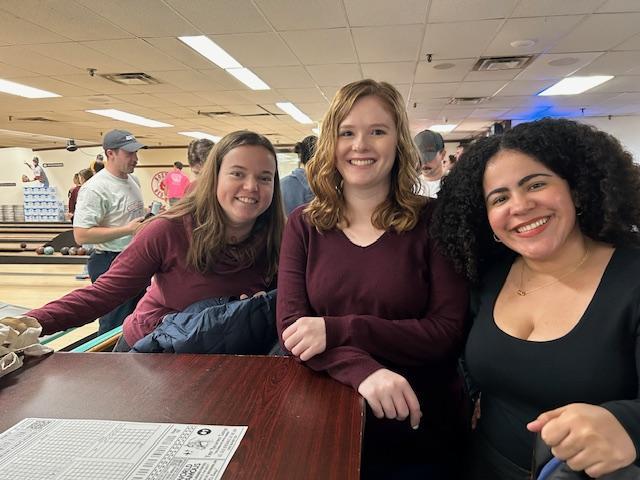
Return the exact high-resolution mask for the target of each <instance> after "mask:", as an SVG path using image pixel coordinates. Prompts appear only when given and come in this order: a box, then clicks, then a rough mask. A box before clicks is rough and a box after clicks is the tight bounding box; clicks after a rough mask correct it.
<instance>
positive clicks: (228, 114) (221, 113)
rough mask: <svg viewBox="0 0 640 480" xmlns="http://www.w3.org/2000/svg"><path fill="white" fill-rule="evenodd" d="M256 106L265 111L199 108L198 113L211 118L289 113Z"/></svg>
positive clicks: (269, 115)
mask: <svg viewBox="0 0 640 480" xmlns="http://www.w3.org/2000/svg"><path fill="white" fill-rule="evenodd" d="M256 107H258V108H259V109H260V110H264V112H260V113H235V112H231V111H229V110H220V111H212V112H206V111H204V110H198V115H203V116H205V117H209V118H216V117H277V116H280V115H287V114H286V113H280V112H272V111H270V110H268V109H266V108H265V107H263V106H262V105H256Z"/></svg>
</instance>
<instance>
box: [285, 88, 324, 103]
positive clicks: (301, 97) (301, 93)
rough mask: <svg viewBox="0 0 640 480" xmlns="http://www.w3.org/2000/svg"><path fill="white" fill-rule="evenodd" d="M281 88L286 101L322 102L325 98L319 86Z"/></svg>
mask: <svg viewBox="0 0 640 480" xmlns="http://www.w3.org/2000/svg"><path fill="white" fill-rule="evenodd" d="M279 90H280V93H281V94H282V95H283V96H284V100H285V101H289V102H293V103H296V104H297V103H315V102H322V101H323V100H324V99H325V98H324V97H323V96H322V92H321V91H320V90H318V89H317V88H281V89H279Z"/></svg>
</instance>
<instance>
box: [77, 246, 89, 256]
mask: <svg viewBox="0 0 640 480" xmlns="http://www.w3.org/2000/svg"><path fill="white" fill-rule="evenodd" d="M76 254H77V255H86V254H87V249H86V248H82V247H80V248H78V250H76Z"/></svg>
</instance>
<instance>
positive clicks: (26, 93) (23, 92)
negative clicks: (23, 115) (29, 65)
mask: <svg viewBox="0 0 640 480" xmlns="http://www.w3.org/2000/svg"><path fill="white" fill-rule="evenodd" d="M0 92H4V93H8V94H10V95H17V96H19V97H26V98H53V97H59V96H60V95H58V94H57V93H53V92H47V91H46V90H40V89H39V88H34V87H29V86H27V85H22V84H21V83H16V82H10V81H9V80H2V79H0Z"/></svg>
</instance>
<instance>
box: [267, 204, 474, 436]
mask: <svg viewBox="0 0 640 480" xmlns="http://www.w3.org/2000/svg"><path fill="white" fill-rule="evenodd" d="M302 210H303V207H300V208H298V209H296V210H294V211H293V212H292V213H291V216H290V217H289V221H288V223H287V227H286V229H285V233H284V239H283V243H282V249H281V256H280V265H279V271H278V303H277V319H278V332H279V334H280V336H282V331H283V330H284V329H285V328H286V327H288V326H289V325H291V324H292V323H294V322H295V321H296V320H297V319H298V318H300V317H303V316H321V317H324V319H325V324H326V332H327V349H326V351H325V352H324V353H322V354H319V355H316V356H315V357H313V358H312V359H311V360H309V361H307V362H306V364H307V365H308V366H309V367H311V368H312V369H314V370H318V371H326V372H328V373H329V375H331V376H332V377H333V378H335V379H336V380H339V381H340V382H342V383H346V384H348V385H351V386H352V387H353V388H355V389H357V388H358V386H359V385H360V383H361V382H362V381H363V380H364V379H365V378H366V377H368V376H369V375H370V374H371V373H373V372H375V371H376V370H379V369H381V368H388V369H390V370H392V371H395V372H397V373H399V374H401V375H403V376H404V377H405V378H407V380H408V381H409V383H410V384H411V386H412V387H413V389H414V390H415V391H416V393H417V394H418V398H419V399H420V403H421V408H422V411H423V413H424V414H425V417H426V418H423V422H422V424H421V427H420V430H422V431H423V432H424V431H425V430H428V429H429V427H428V426H425V425H429V424H430V422H431V423H432V424H433V422H435V423H441V424H442V423H443V422H444V423H446V422H448V421H449V420H450V418H451V416H452V415H453V416H455V415H457V413H459V411H458V410H457V409H456V408H453V409H451V408H449V407H447V404H451V403H452V402H451V401H450V400H451V396H450V394H451V391H452V388H453V387H452V386H453V385H454V384H456V382H457V375H456V370H455V363H456V358H457V356H458V354H459V353H460V349H461V346H462V341H463V334H464V321H465V317H466V312H467V304H468V291H467V286H466V283H465V281H464V280H463V278H462V277H461V276H460V275H458V274H457V273H455V272H454V270H453V268H452V267H451V266H450V264H449V263H448V262H447V261H446V260H445V258H444V257H443V256H442V255H441V254H440V253H439V252H438V250H437V248H436V246H435V245H434V242H433V241H432V240H431V239H430V237H429V233H428V225H429V222H430V217H431V210H432V208H430V207H427V208H425V211H424V212H423V214H422V216H421V219H420V221H419V223H418V224H417V225H416V227H415V228H414V229H413V230H411V231H409V232H405V233H403V234H397V233H395V232H386V233H385V234H383V235H382V236H381V237H380V238H379V239H378V240H377V241H376V242H375V243H373V244H372V245H369V246H368V247H359V246H356V245H354V244H353V243H351V241H349V239H348V238H347V237H346V236H345V235H344V233H342V231H340V230H332V231H329V232H324V233H319V232H318V231H317V230H316V229H315V227H312V226H310V225H309V224H308V223H307V222H306V221H305V219H304V217H303V215H302ZM454 403H455V402H454ZM443 408H444V409H448V410H449V412H448V414H444V412H443ZM367 421H368V423H367V429H368V430H371V429H374V430H375V428H376V426H375V425H374V426H372V425H371V424H370V423H369V422H370V421H371V419H368V420H367ZM385 422H386V423H387V424H388V426H389V427H391V428H392V429H398V428H399V427H398V425H399V424H400V423H401V422H397V421H395V420H393V421H391V420H387V421H385ZM393 422H395V423H393ZM373 423H375V421H374V422H373ZM391 423H393V425H391ZM403 428H404V430H410V429H409V427H408V426H407V425H403ZM443 428H445V429H447V428H448V427H447V426H446V425H445V426H444V427H443ZM431 430H432V431H431V434H432V435H436V434H437V432H436V431H434V430H433V429H431Z"/></svg>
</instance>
